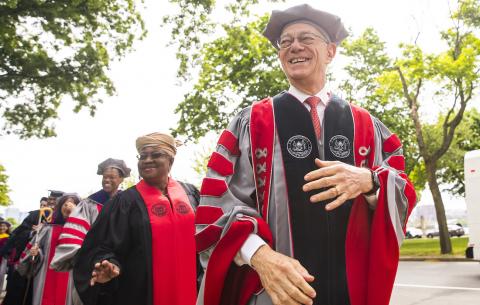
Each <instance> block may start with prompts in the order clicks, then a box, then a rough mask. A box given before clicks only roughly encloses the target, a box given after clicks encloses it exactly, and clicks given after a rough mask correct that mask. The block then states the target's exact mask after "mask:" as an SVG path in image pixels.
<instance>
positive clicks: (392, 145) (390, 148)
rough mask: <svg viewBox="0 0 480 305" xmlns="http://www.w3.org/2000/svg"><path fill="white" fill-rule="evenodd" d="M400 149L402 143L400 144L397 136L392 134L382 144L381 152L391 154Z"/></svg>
mask: <svg viewBox="0 0 480 305" xmlns="http://www.w3.org/2000/svg"><path fill="white" fill-rule="evenodd" d="M400 147H402V143H401V142H400V139H399V138H398V136H397V135H396V134H394V133H393V134H392V135H391V136H390V137H389V138H388V139H386V140H385V141H384V142H383V151H384V152H386V153H393V152H394V151H396V150H397V149H399V148H400Z"/></svg>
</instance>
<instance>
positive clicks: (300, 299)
mask: <svg viewBox="0 0 480 305" xmlns="http://www.w3.org/2000/svg"><path fill="white" fill-rule="evenodd" d="M250 263H251V265H252V267H253V269H255V271H257V273H258V276H259V277H260V280H261V282H262V285H263V288H265V291H266V292H267V293H268V295H269V296H270V298H271V299H272V302H273V304H275V305H290V304H305V305H311V304H313V298H315V296H316V293H315V290H314V289H313V288H312V286H310V285H309V284H308V283H307V282H313V280H314V277H313V276H312V275H310V274H309V273H308V271H307V270H306V269H305V268H304V267H303V266H302V265H301V264H300V262H299V261H298V260H296V259H293V258H291V257H288V256H286V255H283V254H281V253H278V252H276V251H274V250H272V249H271V248H270V247H269V246H268V245H263V246H261V247H260V248H259V249H258V250H257V252H255V254H254V255H253V256H252V258H251V260H250Z"/></svg>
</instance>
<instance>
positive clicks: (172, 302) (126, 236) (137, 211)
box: [74, 133, 196, 305]
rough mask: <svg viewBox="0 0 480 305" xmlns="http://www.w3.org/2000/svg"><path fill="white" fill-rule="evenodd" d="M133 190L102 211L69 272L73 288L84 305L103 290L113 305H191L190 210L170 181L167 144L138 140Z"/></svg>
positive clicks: (166, 140)
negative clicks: (110, 288) (109, 291)
mask: <svg viewBox="0 0 480 305" xmlns="http://www.w3.org/2000/svg"><path fill="white" fill-rule="evenodd" d="M136 146H137V150H138V154H139V155H138V170H139V173H140V176H141V177H142V178H143V179H142V180H141V181H140V182H139V183H137V185H135V186H133V187H131V188H129V189H127V190H126V191H123V192H122V193H120V194H118V195H117V196H115V197H114V198H113V199H112V200H111V202H110V203H109V204H108V205H106V206H105V207H104V209H103V210H102V213H101V214H100V215H99V217H98V218H97V221H96V222H95V223H94V225H93V226H92V228H91V229H90V231H89V233H88V235H87V237H86V238H85V240H84V243H83V245H82V248H81V249H80V251H79V253H78V257H77V262H76V264H75V266H74V279H75V287H76V288H77V290H78V293H79V295H80V298H81V300H82V302H83V303H84V304H85V305H93V304H98V303H97V301H98V299H97V298H98V293H99V291H100V289H101V287H102V285H104V283H107V282H108V283H112V282H113V284H114V285H115V286H116V287H117V288H116V291H115V293H113V298H114V299H113V300H112V303H113V304H116V305H131V304H137V305H164V304H165V305H167V304H168V305H193V304H195V301H196V255H195V240H194V234H195V228H194V208H193V207H192V206H191V204H192V203H190V202H189V196H188V195H187V193H186V192H185V190H184V188H183V187H182V185H181V184H180V183H178V182H177V181H175V180H174V179H172V178H171V177H170V176H169V173H170V169H171V167H172V164H173V161H174V158H175V154H176V151H177V149H176V146H177V145H176V142H175V139H174V138H173V137H171V136H170V135H167V134H162V133H152V134H148V135H145V136H142V137H139V138H138V139H137V141H136Z"/></svg>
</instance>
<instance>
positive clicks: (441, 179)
mask: <svg viewBox="0 0 480 305" xmlns="http://www.w3.org/2000/svg"><path fill="white" fill-rule="evenodd" d="M200 2H201V1H200ZM240 2H242V3H247V2H252V3H253V2H254V1H239V3H240ZM208 3H209V4H210V8H212V2H208ZM240 12H242V13H245V12H244V11H241V10H240ZM265 22H266V18H265V17H263V18H260V20H258V21H254V22H250V23H248V24H246V25H242V24H241V23H239V22H232V23H229V24H223V25H222V26H223V30H224V33H225V35H223V36H220V37H216V38H215V39H213V40H211V41H208V42H205V43H201V41H202V37H200V36H199V37H198V39H199V40H197V42H199V43H198V44H197V45H195V47H198V48H195V50H193V53H196V54H198V57H196V58H197V59H198V60H199V61H191V62H190V63H191V64H192V67H195V68H197V69H198V70H199V77H198V81H197V82H196V84H195V87H194V89H193V90H192V92H190V93H188V94H187V95H185V99H184V101H183V102H182V103H181V104H180V105H179V106H178V108H177V112H178V113H180V121H179V124H178V127H177V129H176V130H175V131H176V133H179V134H184V135H187V136H188V137H189V138H193V139H198V138H200V137H202V136H203V135H205V134H206V133H207V132H208V131H210V130H219V129H221V128H223V127H224V126H225V125H226V123H227V121H228V120H229V119H230V117H231V116H232V114H234V113H235V112H236V111H237V110H238V109H239V108H241V107H243V106H245V105H248V104H249V103H250V102H252V101H254V100H258V99H260V98H263V97H266V96H269V95H273V94H276V93H278V92H280V91H281V90H283V89H285V88H287V83H286V80H285V78H284V76H283V73H282V72H281V70H280V67H279V65H278V61H277V60H276V54H275V50H274V49H273V48H272V47H271V46H270V45H269V44H268V42H267V41H266V40H265V39H264V38H262V37H261V36H260V31H261V29H263V26H264V25H265ZM450 24H453V26H452V27H451V28H448V29H446V30H445V31H443V32H441V33H440V37H441V39H442V41H443V43H444V45H445V48H444V49H443V50H440V49H439V50H437V51H436V52H434V53H427V52H425V51H424V50H423V49H422V48H421V47H420V46H419V45H417V44H406V43H404V44H401V45H400V46H399V48H400V50H401V54H400V55H399V56H398V57H396V58H394V57H391V56H389V54H387V52H386V51H385V43H384V42H382V41H381V40H380V38H379V37H378V35H377V34H376V32H375V31H374V30H373V29H367V30H366V31H365V32H364V33H363V34H362V35H360V36H359V37H358V38H356V39H352V40H349V41H346V42H345V43H344V44H343V45H342V46H343V49H344V50H343V55H345V56H346V57H347V59H348V63H347V65H346V67H345V71H346V75H347V77H346V78H345V79H344V80H343V81H341V83H340V85H339V87H340V88H341V89H342V91H343V92H342V93H344V94H346V96H347V98H348V99H349V100H352V101H355V103H358V104H360V105H362V106H364V107H365V108H367V109H368V110H369V111H370V112H371V113H372V114H373V115H375V116H377V117H378V118H379V119H380V120H382V121H383V122H384V123H385V124H386V125H387V126H389V127H390V128H391V129H392V131H393V132H395V133H397V134H398V135H399V137H400V138H401V139H402V142H403V144H404V152H405V155H406V157H407V164H406V172H407V174H409V176H410V178H412V180H414V181H415V183H416V187H417V189H423V188H424V187H425V185H426V183H428V185H429V188H430V191H431V192H432V196H433V198H434V202H435V207H436V211H437V219H438V221H439V227H440V232H441V239H440V240H441V248H442V253H448V252H450V251H451V245H450V243H449V239H448V230H447V226H446V217H445V210H444V206H443V202H442V198H441V193H440V189H439V183H446V184H449V185H453V188H452V190H451V191H452V192H456V193H457V194H461V193H462V186H461V184H462V182H461V181H460V180H459V179H461V175H459V168H460V167H459V163H458V162H461V161H458V162H457V164H455V165H454V164H452V163H451V160H448V159H449V153H451V154H453V155H452V156H451V157H456V158H457V160H458V156H460V155H461V154H462V153H463V152H464V150H466V149H469V148H471V147H478V142H477V141H471V139H470V142H468V141H469V137H470V136H473V135H474V130H476V129H474V128H472V126H473V125H472V124H475V123H476V122H477V121H476V117H477V114H476V113H475V111H472V112H471V113H468V114H465V111H466V109H467V105H468V104H469V103H471V101H472V99H473V97H474V96H475V94H476V93H477V91H478V87H479V80H480V73H479V72H480V40H479V38H478V37H477V36H476V35H477V34H476V33H477V32H478V29H479V27H480V4H479V2H478V1H475V0H460V1H458V7H457V8H456V10H455V11H454V13H452V15H451V23H450ZM210 26H211V25H210ZM210 29H212V28H210ZM177 34H178V33H177ZM185 37H186V36H184V38H185ZM182 43H187V44H188V42H180V44H182ZM190 46H191V45H190ZM187 50H188V49H187V48H184V49H183V51H186V53H183V54H189V51H187ZM180 51H182V50H180ZM190 54H191V53H190ZM185 58H188V55H187V57H185ZM185 67H187V66H185ZM186 70H188V71H193V70H195V69H190V70H189V69H188V68H186ZM181 76H182V75H181ZM183 76H184V75H183ZM426 108H428V111H425V109H426ZM422 110H423V111H424V112H429V113H432V112H433V113H437V114H438V115H437V116H438V118H437V121H436V122H437V123H435V124H432V123H429V121H426V120H425V119H424V118H422V117H421V116H422ZM464 116H465V117H466V118H465V119H464ZM462 122H463V123H462ZM462 131H464V132H462ZM467 131H468V133H467ZM455 154H456V156H455Z"/></svg>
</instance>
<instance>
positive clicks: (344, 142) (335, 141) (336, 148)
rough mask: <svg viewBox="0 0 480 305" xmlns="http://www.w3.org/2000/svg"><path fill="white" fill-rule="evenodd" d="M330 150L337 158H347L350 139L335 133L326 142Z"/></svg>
mask: <svg viewBox="0 0 480 305" xmlns="http://www.w3.org/2000/svg"><path fill="white" fill-rule="evenodd" d="M328 146H329V147H330V151H331V152H332V154H333V155H334V156H335V157H337V158H342V159H344V158H347V157H348V156H350V141H348V139H347V137H345V136H342V135H336V136H334V137H332V138H331V139H330V141H329V142H328Z"/></svg>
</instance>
